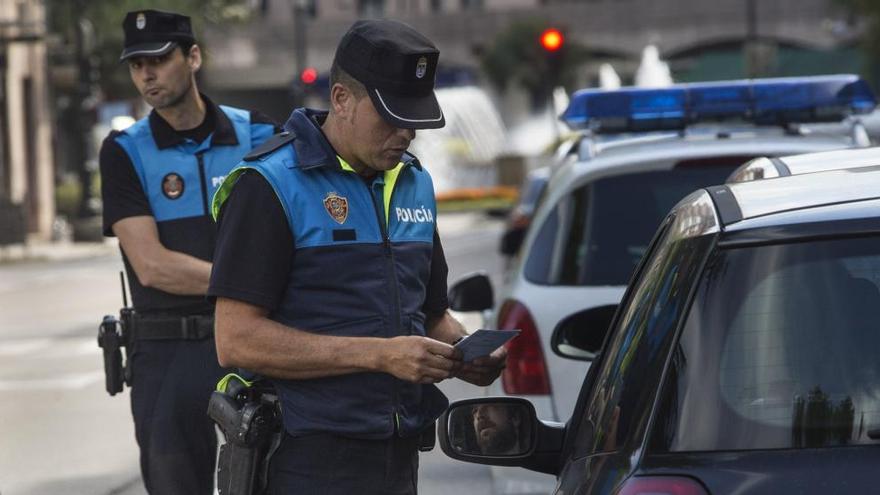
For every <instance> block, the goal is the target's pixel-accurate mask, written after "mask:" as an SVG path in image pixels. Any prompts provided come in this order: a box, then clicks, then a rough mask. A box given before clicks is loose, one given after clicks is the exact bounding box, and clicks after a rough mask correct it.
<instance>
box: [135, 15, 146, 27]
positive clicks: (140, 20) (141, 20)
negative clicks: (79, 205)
mask: <svg viewBox="0 0 880 495" xmlns="http://www.w3.org/2000/svg"><path fill="white" fill-rule="evenodd" d="M134 26H135V27H136V28H138V29H143V28H145V27H147V16H145V15H144V13H143V12H140V13H139V14H138V15H137V19H135V21H134Z"/></svg>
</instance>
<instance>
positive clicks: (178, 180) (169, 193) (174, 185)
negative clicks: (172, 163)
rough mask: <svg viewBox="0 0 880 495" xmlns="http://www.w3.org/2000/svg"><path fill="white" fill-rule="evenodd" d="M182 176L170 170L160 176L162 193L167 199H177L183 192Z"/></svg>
mask: <svg viewBox="0 0 880 495" xmlns="http://www.w3.org/2000/svg"><path fill="white" fill-rule="evenodd" d="M183 188H184V183H183V177H181V176H180V175H178V174H176V173H174V172H171V173H170V174H168V175H166V176H165V177H162V194H164V195H165V197H166V198H168V199H177V198H179V197H180V196H181V195H182V194H183Z"/></svg>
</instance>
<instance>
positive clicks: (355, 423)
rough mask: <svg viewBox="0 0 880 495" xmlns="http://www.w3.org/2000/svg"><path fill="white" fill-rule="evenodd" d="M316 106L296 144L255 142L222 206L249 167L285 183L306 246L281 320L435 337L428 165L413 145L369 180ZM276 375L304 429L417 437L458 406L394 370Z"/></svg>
mask: <svg viewBox="0 0 880 495" xmlns="http://www.w3.org/2000/svg"><path fill="white" fill-rule="evenodd" d="M311 113H312V112H311V111H308V110H304V109H299V110H297V111H296V112H294V114H293V116H292V117H291V119H290V120H289V121H288V123H287V125H286V126H285V129H286V130H288V131H289V132H291V133H292V135H293V136H295V139H293V140H292V142H291V143H288V144H284V145H281V146H280V147H278V148H277V149H275V150H274V151H269V152H266V153H260V150H255V151H254V153H252V154H251V155H249V156H248V157H247V158H245V161H244V162H242V164H241V165H239V167H237V168H236V169H235V170H233V171H232V172H231V173H230V174H229V176H228V177H227V179H226V181H225V182H224V185H223V186H222V187H221V190H220V191H219V192H218V194H217V196H216V197H215V198H214V214H215V216H216V215H217V213H218V212H219V208H220V206H221V205H222V203H223V201H224V200H225V199H226V197H228V194H229V192H230V191H231V189H232V186H233V185H234V183H235V180H236V178H237V177H238V176H239V175H240V174H241V173H243V172H244V171H245V170H247V169H253V170H256V171H258V172H259V173H260V174H262V176H263V177H265V178H266V179H267V181H268V182H269V184H270V185H271V186H272V188H273V189H274V190H275V193H276V195H277V196H278V198H279V200H280V201H281V204H282V206H283V207H284V211H285V213H286V215H287V220H288V225H289V227H290V231H291V232H292V234H293V242H294V249H295V252H294V255H293V266H292V269H291V272H290V275H289V276H288V284H287V288H286V291H285V293H284V296H283V298H282V301H281V303H280V305H279V307H278V308H277V310H275V311H274V312H273V313H272V314H271V318H272V319H273V320H275V321H278V322H280V323H283V324H285V325H288V326H292V327H295V328H297V329H300V330H304V331H308V332H313V333H318V334H322V335H338V336H349V337H382V338H391V337H395V336H400V335H425V315H424V313H422V304H423V303H424V301H425V295H426V287H427V284H428V280H429V277H430V267H431V256H432V252H433V239H434V228H435V219H436V217H437V211H436V204H435V200H434V187H433V184H432V182H431V178H430V176H429V175H428V172H427V171H426V170H424V169H423V168H422V167H421V165H420V164H419V162H418V160H416V159H415V157H413V156H411V155H407V156H405V161H404V162H402V163H400V164H399V165H398V166H397V167H396V168H395V169H393V170H390V171H387V172H385V173H384V174H377V176H376V178H375V179H374V180H373V182H372V184H367V183H365V182H364V180H363V179H362V178H361V177H360V176H358V175H357V174H356V173H355V172H354V171H353V170H352V169H351V168H350V167H349V166H348V165H347V164H345V163H344V162H343V161H342V160H341V159H339V158H338V157H337V156H336V155H335V153H334V152H333V151H332V148H330V146H329V144H328V143H327V142H326V139H325V138H324V136H323V134H322V133H321V132H320V131H319V130H318V128H317V127H316V124H314V123H313V122H312V121H311V119H310V114H311ZM255 255H256V256H258V255H259V254H258V253H255ZM275 384H276V387H277V388H278V390H279V393H280V397H281V402H282V410H283V414H284V424H285V428H286V429H287V431H288V432H289V433H290V434H291V435H294V436H297V435H304V434H308V433H313V432H331V433H336V434H340V435H345V436H350V437H356V438H369V439H378V438H387V437H389V436H390V435H392V434H393V433H394V432H397V433H398V434H400V435H402V436H410V435H415V434H417V433H419V432H420V430H422V429H423V428H424V427H426V426H428V425H430V424H431V423H432V422H433V421H434V420H435V419H436V418H437V417H438V416H439V415H440V414H441V413H442V412H443V410H444V409H445V408H446V406H447V400H446V397H445V396H444V395H443V393H442V392H440V391H439V389H437V388H436V387H435V386H434V385H418V384H412V383H408V382H404V381H402V380H399V379H397V378H395V377H394V376H392V375H390V374H385V373H352V374H347V375H341V376H331V377H324V378H318V379H310V380H276V381H275Z"/></svg>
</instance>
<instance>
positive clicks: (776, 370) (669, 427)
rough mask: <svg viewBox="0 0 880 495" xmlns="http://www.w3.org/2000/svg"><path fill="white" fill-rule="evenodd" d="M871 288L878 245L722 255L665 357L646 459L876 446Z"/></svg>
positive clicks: (803, 245)
mask: <svg viewBox="0 0 880 495" xmlns="http://www.w3.org/2000/svg"><path fill="white" fill-rule="evenodd" d="M878 286H880V237H876V236H875V237H862V238H847V239H837V240H824V241H816V240H813V241H808V242H799V243H791V244H780V245H769V246H758V247H741V248H736V249H730V250H726V251H720V252H719V253H718V254H717V255H716V256H714V257H713V258H712V259H710V261H709V266H708V267H707V271H706V274H705V276H704V278H703V282H702V284H701V288H700V290H699V291H698V294H697V298H696V299H695V301H694V303H693V304H692V306H691V310H690V314H689V315H688V318H687V322H686V324H685V328H684V330H683V333H682V336H681V339H680V341H679V344H678V346H677V347H676V348H675V349H676V350H675V352H674V353H673V358H672V362H671V365H670V367H669V369H668V372H667V377H666V380H665V382H666V384H665V387H664V389H663V392H662V396H661V397H662V398H661V402H660V408H659V410H658V413H659V415H658V417H657V419H656V422H655V425H654V431H653V436H652V450H654V451H661V452H669V451H673V452H681V451H718V450H748V449H778V448H816V447H831V446H842V445H854V444H864V443H876V439H877V438H878V429H880V359H878V358H877V349H880V290H878ZM869 432H870V433H869ZM872 437H874V439H872Z"/></svg>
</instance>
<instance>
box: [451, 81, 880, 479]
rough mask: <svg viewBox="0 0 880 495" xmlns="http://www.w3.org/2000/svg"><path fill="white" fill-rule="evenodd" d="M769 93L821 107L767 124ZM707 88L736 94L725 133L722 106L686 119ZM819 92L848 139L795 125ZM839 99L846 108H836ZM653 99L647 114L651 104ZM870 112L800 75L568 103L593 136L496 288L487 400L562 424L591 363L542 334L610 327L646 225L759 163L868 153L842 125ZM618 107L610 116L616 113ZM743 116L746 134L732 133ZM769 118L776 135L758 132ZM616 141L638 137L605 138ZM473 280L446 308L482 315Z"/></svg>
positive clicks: (862, 90) (868, 103)
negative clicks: (509, 400) (507, 337)
mask: <svg viewBox="0 0 880 495" xmlns="http://www.w3.org/2000/svg"><path fill="white" fill-rule="evenodd" d="M773 85H779V86H784V87H787V88H789V89H791V90H792V92H797V91H798V89H802V88H803V87H805V86H806V85H809V86H810V87H811V88H812V89H813V90H815V91H814V92H813V94H814V95H817V94H819V95H820V96H817V97H816V98H818V99H817V100H813V101H810V102H799V101H794V102H790V103H791V104H792V105H793V106H798V108H797V111H792V110H791V109H790V108H786V107H784V106H782V105H780V106H781V108H779V109H778V110H777V113H776V114H772V115H771V114H768V113H767V110H766V107H761V104H764V103H766V102H763V101H760V99H759V98H757V97H756V96H755V95H756V94H758V93H761V91H756V90H752V88H753V87H754V86H761V88H760V89H768V88H769V89H774V88H776V86H773ZM854 87H855V88H857V89H858V91H854V90H853V88H854ZM694 88H695V89H694ZM712 88H718V90H719V94H730V93H731V92H734V93H736V91H731V89H734V90H739V89H741V88H747V89H748V91H745V92H744V93H746V94H747V96H748V97H749V98H751V101H749V102H747V103H748V106H749V109H747V110H746V111H739V110H737V111H736V112H733V113H735V115H732V116H734V117H736V118H737V119H736V120H737V121H736V122H734V123H731V122H725V121H721V122H719V121H718V119H719V118H720V117H724V115H722V114H723V111H725V108H728V107H724V106H723V105H720V106H719V107H718V108H713V110H717V111H715V112H712V111H706V112H703V113H702V115H703V116H709V117H712V119H713V121H712V122H710V123H704V122H700V120H699V119H698V118H696V117H693V115H694V114H700V112H699V111H697V110H698V109H697V108H694V107H696V106H697V105H696V104H695V103H694V101H695V100H698V98H696V97H695V96H694V95H692V94H690V92H693V93H698V95H697V96H702V97H703V98H704V99H709V100H711V98H706V97H707V96H711V91H712ZM783 90H784V88H783ZM823 90H824V91H825V93H827V94H828V98H829V99H830V98H833V99H834V101H835V103H836V104H838V105H839V109H840V113H839V117H840V119H841V120H842V121H844V120H845V119H850V121H851V123H852V125H851V126H849V128H850V129H851V131H852V132H848V133H840V132H837V133H822V132H808V131H806V130H804V128H803V127H802V126H801V125H800V124H802V123H803V122H805V121H809V120H810V119H808V118H806V117H809V116H811V115H815V114H816V113H819V112H818V111H817V112H810V111H805V110H804V107H806V106H808V105H814V106H817V107H822V108H826V107H827V106H828V103H827V102H823V101H821V94H822V93H823ZM783 92H784V91H783ZM765 93H770V94H773V95H774V96H773V97H774V98H775V99H776V100H779V101H789V100H790V99H788V100H787V99H786V98H785V97H780V95H779V94H778V93H774V92H773V91H765ZM843 93H847V94H851V95H854V97H853V98H854V99H853V100H852V101H849V102H848V103H847V104H846V105H840V104H839V100H840V95H841V94H843ZM676 99H678V101H680V102H681V103H682V105H681V109H680V111H679V110H678V109H676V108H675V105H674V103H675V101H676ZM755 100H758V101H755ZM652 101H653V102H656V105H657V106H658V108H653V107H651V105H652V104H653V103H651V102H652ZM713 103H717V102H713ZM723 103H727V104H730V103H731V102H730V101H726V102H723ZM874 104H875V103H874V99H873V94H872V93H871V92H870V89H868V88H867V86H866V85H865V84H864V82H862V81H860V80H858V79H857V78H856V77H855V76H838V77H836V78H835V77H822V78H802V79H799V80H798V82H797V84H795V83H794V81H793V80H790V79H785V80H772V79H770V80H757V81H754V82H751V81H744V82H732V83H730V82H728V83H716V84H708V83H705V84H699V85H681V86H674V87H672V88H666V89H659V90H645V89H634V88H623V89H621V90H614V91H600V90H587V91H585V92H579V93H576V94H575V95H574V97H573V98H572V102H571V105H570V106H569V109H568V110H567V111H566V112H565V114H563V118H564V119H566V120H567V121H568V122H569V123H570V124H581V126H582V127H589V128H590V129H592V130H593V131H594V132H587V133H585V134H584V136H583V137H582V139H581V142H580V145H579V146H576V147H574V148H573V150H572V153H571V154H570V155H569V156H568V157H566V158H565V159H564V162H563V163H562V165H561V166H559V167H557V168H556V169H555V170H554V173H553V175H552V177H551V178H550V180H549V183H548V185H547V189H546V191H545V193H544V196H543V198H542V200H541V203H540V205H539V207H538V210H537V211H536V213H535V215H534V219H533V221H532V224H531V226H530V228H529V230H528V233H527V234H526V236H525V240H524V242H523V245H522V248H521V250H520V252H519V256H518V258H517V259H516V260H515V262H514V264H513V265H512V272H511V273H510V274H509V276H508V278H507V285H506V286H505V287H503V288H502V289H501V290H500V291H499V295H500V297H499V298H498V299H497V301H498V302H497V304H496V306H495V308H494V310H495V313H494V314H495V316H494V321H492V322H489V324H488V325H487V326H489V327H492V326H494V327H496V328H501V329H514V328H516V329H520V330H521V333H520V335H519V336H518V337H517V338H515V339H513V340H512V341H511V342H510V343H508V344H507V349H508V361H507V367H506V368H505V370H504V372H503V373H502V379H501V380H498V381H496V383H495V384H493V385H492V386H491V387H489V388H488V390H487V394H488V395H507V396H520V397H526V398H528V399H529V400H530V401H531V402H532V404H534V406H535V409H536V412H537V415H538V417H539V418H541V419H543V420H548V421H557V422H564V421H566V420H567V419H568V418H569V416H570V415H571V413H572V411H573V409H574V405H575V403H576V401H577V394H578V390H580V387H581V384H582V383H583V381H584V376H585V375H586V372H587V370H588V369H589V364H590V361H591V360H592V358H593V357H594V354H593V353H590V352H583V353H582V354H581V357H582V360H573V359H570V358H564V357H562V356H559V355H556V354H555V353H554V352H552V351H551V349H553V343H552V342H551V336H552V332H553V329H554V328H555V327H556V325H557V323H559V321H560V320H561V319H562V318H564V317H565V316H567V315H570V314H572V313H575V312H577V311H580V310H584V309H589V308H593V311H592V312H591V314H590V316H591V317H592V318H593V320H594V323H592V324H591V325H589V327H594V328H595V326H596V325H607V323H608V322H610V320H611V318H612V317H613V314H614V311H615V308H616V307H617V305H618V303H619V302H620V299H621V297H622V296H623V293H624V290H625V289H626V286H627V284H628V282H629V279H630V277H631V275H632V274H633V271H634V269H635V268H636V266H637V264H638V263H639V261H640V259H641V258H642V255H643V254H644V253H645V251H646V249H647V247H648V245H649V243H650V241H651V237H652V235H653V234H654V232H655V231H656V230H657V226H658V225H659V224H660V222H661V221H662V220H663V218H664V216H665V215H666V213H667V212H668V211H669V210H670V209H671V208H672V207H673V206H674V205H675V204H676V203H678V201H679V200H681V199H682V198H683V197H684V196H686V195H687V194H688V193H689V192H691V191H693V190H695V189H699V188H701V187H706V186H710V185H713V184H721V183H723V182H724V181H725V178H727V177H728V176H729V175H730V174H731V172H732V171H734V169H736V168H737V167H739V166H740V165H742V164H743V163H745V162H747V161H749V160H751V159H753V158H756V157H777V156H788V155H795V154H800V153H814V152H820V151H827V150H833V149H840V148H848V147H854V146H867V145H868V144H869V141H868V140H867V139H866V135H865V133H864V130H863V129H862V128H861V127H860V125H859V124H858V122H857V121H856V120H853V119H852V117H849V115H850V114H852V113H859V112H865V111H869V110H870V109H872V108H873V106H874ZM615 105H616V106H617V107H621V108H618V109H617V110H616V111H615V110H614V109H615ZM730 107H735V105H730ZM844 107H845V108H844ZM755 108H761V109H762V110H761V111H756V110H755ZM762 112H763V113H762ZM749 113H751V115H749ZM827 115H828V114H827V113H824V114H823V116H824V117H827ZM749 118H751V119H752V121H753V122H752V123H748V122H743V121H744V120H748V119H749ZM767 121H772V122H773V123H774V124H775V125H763V124H765V123H766V122H767ZM839 127H840V128H845V126H839ZM616 131H620V132H621V133H631V132H632V131H638V132H639V134H638V135H636V136H632V135H631V134H627V135H623V136H622V135H621V134H611V135H609V133H611V132H616ZM481 277H483V276H481V275H475V276H472V277H470V278H469V279H466V280H462V281H461V282H460V283H459V284H455V285H454V286H453V288H452V290H451V291H450V303H451V307H452V309H457V308H458V307H460V308H463V309H465V308H466V309H468V310H486V309H488V308H486V307H485V305H486V301H491V300H493V298H492V295H491V294H489V295H487V294H485V293H480V292H481V291H482V292H485V291H486V290H487V287H490V286H489V284H488V281H486V280H481ZM488 290H489V291H490V292H491V289H488ZM657 290H658V291H662V290H664V288H663V287H658V288H657ZM475 301H482V304H480V303H476V302H475ZM601 335H602V334H601V333H597V334H596V338H595V342H591V343H589V344H590V345H586V346H584V347H586V348H594V349H595V350H596V351H598V350H599V349H600V347H601V344H602V341H601ZM586 338H587V339H588V340H589V338H590V337H589V335H588V336H586ZM492 469H493V488H494V491H495V493H547V492H548V491H550V490H551V489H552V487H553V479H552V477H549V476H543V475H540V474H536V473H533V472H528V471H525V470H515V469H511V468H501V467H493V468H492Z"/></svg>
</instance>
